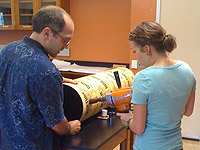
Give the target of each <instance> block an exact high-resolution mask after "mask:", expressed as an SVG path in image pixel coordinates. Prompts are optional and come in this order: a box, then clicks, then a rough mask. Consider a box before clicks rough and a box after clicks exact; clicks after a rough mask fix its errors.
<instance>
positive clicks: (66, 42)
mask: <svg viewBox="0 0 200 150" xmlns="http://www.w3.org/2000/svg"><path fill="white" fill-rule="evenodd" d="M49 28H50V29H51V30H52V31H53V32H54V33H55V34H57V35H58V36H59V37H61V39H62V40H63V42H64V43H65V45H67V46H68V45H69V43H70V41H68V40H65V39H64V38H63V37H62V36H61V35H60V34H59V33H58V32H57V31H55V30H54V29H52V28H51V27H49Z"/></svg>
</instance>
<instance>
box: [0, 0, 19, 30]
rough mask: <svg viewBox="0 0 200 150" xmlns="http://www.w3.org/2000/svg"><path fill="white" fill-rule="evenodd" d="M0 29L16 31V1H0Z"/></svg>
mask: <svg viewBox="0 0 200 150" xmlns="http://www.w3.org/2000/svg"><path fill="white" fill-rule="evenodd" d="M0 29H1V30H3V29H7V30H9V29H10V30H13V29H15V15H14V0H0Z"/></svg>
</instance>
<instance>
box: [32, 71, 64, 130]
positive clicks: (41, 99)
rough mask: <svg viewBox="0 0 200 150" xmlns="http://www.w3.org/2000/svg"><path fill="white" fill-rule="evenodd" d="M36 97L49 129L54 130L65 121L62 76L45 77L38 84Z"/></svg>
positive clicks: (56, 74)
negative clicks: (53, 128)
mask: <svg viewBox="0 0 200 150" xmlns="http://www.w3.org/2000/svg"><path fill="white" fill-rule="evenodd" d="M35 96H36V103H37V105H38V108H39V111H40V113H41V114H42V116H43V118H44V120H45V123H46V126H47V127H49V128H52V127H54V126H55V125H56V124H58V123H60V122H61V121H62V120H63V119H64V109H63V84H62V77H61V75H60V74H58V73H52V74H49V75H46V76H44V78H42V81H40V82H39V83H38V86H37V89H36V94H35Z"/></svg>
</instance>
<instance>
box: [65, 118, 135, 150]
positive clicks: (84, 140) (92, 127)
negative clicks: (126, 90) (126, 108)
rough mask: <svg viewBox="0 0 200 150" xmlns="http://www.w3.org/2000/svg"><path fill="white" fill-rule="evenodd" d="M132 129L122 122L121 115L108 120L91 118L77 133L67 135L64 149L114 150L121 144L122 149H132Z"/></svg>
mask: <svg viewBox="0 0 200 150" xmlns="http://www.w3.org/2000/svg"><path fill="white" fill-rule="evenodd" d="M130 140H131V139H130V131H129V130H128V129H127V128H126V127H124V126H123V125H122V124H121V121H120V119H119V117H117V116H113V117H111V118H109V119H107V120H102V119H98V118H97V117H96V116H95V117H93V118H90V119H88V120H87V121H86V123H85V124H84V122H83V125H82V129H81V132H80V133H79V134H77V135H73V136H66V137H65V138H64V139H63V141H62V148H63V150H112V149H114V148H115V147H116V146H117V145H119V144H120V150H130V149H131V148H132V145H131V144H130V143H131V142H130Z"/></svg>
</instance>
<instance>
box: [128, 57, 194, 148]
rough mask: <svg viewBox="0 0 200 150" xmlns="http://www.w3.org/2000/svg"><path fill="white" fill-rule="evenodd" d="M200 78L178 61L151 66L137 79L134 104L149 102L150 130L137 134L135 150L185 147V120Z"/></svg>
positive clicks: (134, 83) (134, 87)
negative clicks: (185, 114)
mask: <svg viewBox="0 0 200 150" xmlns="http://www.w3.org/2000/svg"><path fill="white" fill-rule="evenodd" d="M195 90H196V79H195V77H194V74H193V72H192V70H191V68H190V67H189V65H188V64H187V63H185V62H183V61H180V60H178V62H177V63H176V64H175V65H172V66H151V67H148V68H146V69H144V70H142V71H140V72H138V73H137V74H136V75H135V77H134V81H133V95H132V103H134V104H147V120H146V129H145V131H144V133H143V134H142V135H136V139H135V142H134V146H133V147H134V150H178V149H180V148H182V140H181V138H182V136H181V128H180V125H181V119H182V117H183V113H184V110H185V105H186V103H187V100H188V98H189V96H190V92H191V91H195Z"/></svg>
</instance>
